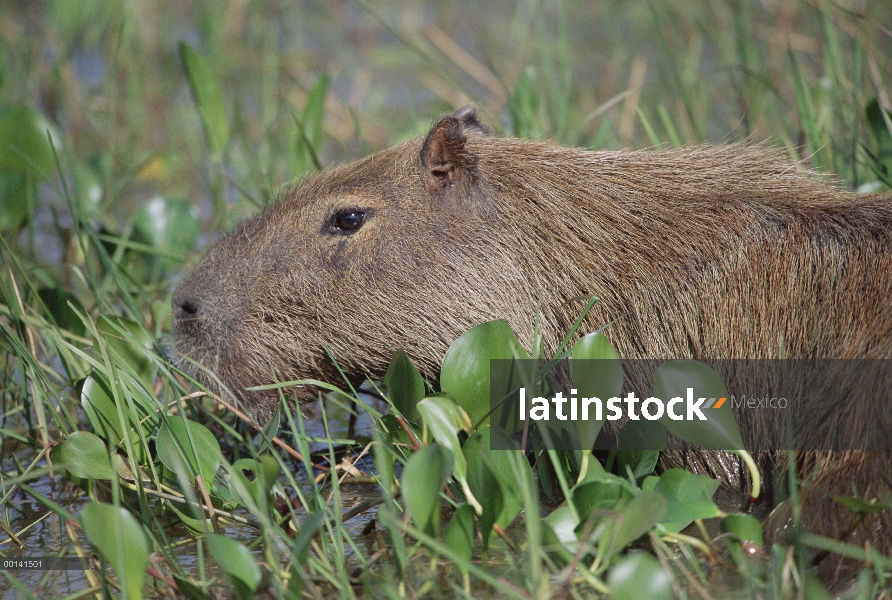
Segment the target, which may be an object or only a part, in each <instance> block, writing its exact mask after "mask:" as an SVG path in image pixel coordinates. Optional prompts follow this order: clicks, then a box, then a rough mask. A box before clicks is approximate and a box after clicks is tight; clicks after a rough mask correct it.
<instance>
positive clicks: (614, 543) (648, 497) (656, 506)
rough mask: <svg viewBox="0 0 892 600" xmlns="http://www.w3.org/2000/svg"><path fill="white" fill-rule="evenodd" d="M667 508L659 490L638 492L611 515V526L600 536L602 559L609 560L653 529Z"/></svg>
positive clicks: (664, 514)
mask: <svg viewBox="0 0 892 600" xmlns="http://www.w3.org/2000/svg"><path fill="white" fill-rule="evenodd" d="M668 510H669V506H668V503H667V502H666V498H664V497H663V495H662V494H660V493H659V492H656V491H642V492H641V493H640V494H638V495H637V496H636V497H635V498H633V499H632V500H631V501H630V502H629V503H628V504H626V505H625V506H624V507H623V508H622V510H620V512H619V513H618V514H615V515H614V516H613V517H612V519H613V524H612V526H611V527H610V529H608V530H607V531H606V532H605V533H604V535H603V536H602V537H601V540H600V542H599V547H600V551H601V557H602V558H603V560H609V559H610V558H612V557H613V556H614V555H616V554H618V553H619V552H621V551H622V549H623V548H625V547H626V546H628V545H629V544H631V543H632V542H634V541H635V540H637V539H638V538H640V537H641V536H642V535H644V534H645V533H647V532H648V531H650V530H651V529H653V528H654V527H655V526H656V525H657V523H660V522H661V521H662V520H663V518H664V517H665V516H666V513H667V511H668Z"/></svg>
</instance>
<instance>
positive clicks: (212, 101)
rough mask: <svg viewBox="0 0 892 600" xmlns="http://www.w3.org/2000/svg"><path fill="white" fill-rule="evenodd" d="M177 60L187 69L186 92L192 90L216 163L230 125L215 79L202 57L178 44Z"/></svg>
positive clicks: (227, 136)
mask: <svg viewBox="0 0 892 600" xmlns="http://www.w3.org/2000/svg"><path fill="white" fill-rule="evenodd" d="M180 57H181V58H182V59H183V66H184V67H185V68H186V75H187V77H188V78H189V89H191V90H192V98H194V99H195V104H196V105H198V113H199V114H200V115H201V122H202V124H203V125H204V132H205V135H206V136H207V141H208V147H209V148H210V149H211V153H213V155H214V159H215V160H219V159H220V157H221V156H222V154H223V150H225V148H226V144H228V143H229V122H228V120H227V118H226V109H225V108H224V105H223V94H222V92H221V91H220V84H219V83H218V81H217V76H216V75H215V74H214V72H213V71H212V70H211V68H210V67H209V66H208V64H207V63H206V62H205V60H204V58H202V57H201V55H200V54H198V52H196V51H195V50H193V49H192V48H191V47H190V46H189V45H188V44H186V43H185V42H180Z"/></svg>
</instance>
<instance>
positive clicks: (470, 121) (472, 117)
mask: <svg viewBox="0 0 892 600" xmlns="http://www.w3.org/2000/svg"><path fill="white" fill-rule="evenodd" d="M452 116H453V117H455V118H456V119H458V122H459V123H460V124H461V128H462V131H465V132H468V131H473V132H474V133H479V134H481V135H492V129H490V128H489V127H487V126H486V125H484V124H483V123H481V122H480V119H478V118H477V109H476V108H475V107H474V105H473V104H465V105H464V106H462V107H461V108H460V109H458V110H457V111H455V112H454V113H452Z"/></svg>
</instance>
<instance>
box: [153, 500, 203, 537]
mask: <svg viewBox="0 0 892 600" xmlns="http://www.w3.org/2000/svg"><path fill="white" fill-rule="evenodd" d="M165 508H166V510H169V511H170V512H172V513H173V514H175V515H176V516H177V518H178V519H179V520H180V521H181V522H182V523H183V525H185V526H186V529H188V530H189V532H190V533H191V534H192V535H195V536H203V535H207V534H208V533H209V532H211V531H213V530H214V524H213V523H211V520H210V519H207V518H206V519H196V518H195V517H192V516H190V515H187V514H186V513H184V512H183V511H181V510H179V509H178V508H177V507H176V506H174V505H173V503H171V504H168V505H167V506H166V507H165Z"/></svg>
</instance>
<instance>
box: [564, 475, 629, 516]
mask: <svg viewBox="0 0 892 600" xmlns="http://www.w3.org/2000/svg"><path fill="white" fill-rule="evenodd" d="M635 494H636V490H635V488H634V486H633V485H632V484H631V483H629V482H628V481H627V480H626V479H623V478H622V477H617V476H616V475H613V474H612V473H604V474H603V475H600V476H593V477H586V479H585V480H583V481H582V482H580V483H577V484H576V485H575V486H573V488H572V489H571V490H570V501H571V502H572V503H573V506H574V507H575V508H576V514H577V515H579V520H580V521H585V520H587V519H588V518H589V517H591V516H592V515H595V514H597V513H599V512H606V511H612V510H617V509H619V508H621V507H622V506H624V505H625V504H627V503H628V502H629V500H631V499H632V498H634V497H635Z"/></svg>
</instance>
